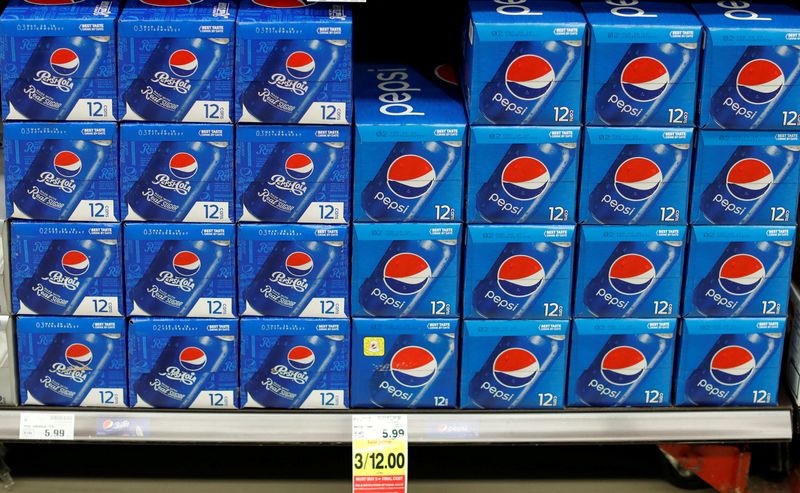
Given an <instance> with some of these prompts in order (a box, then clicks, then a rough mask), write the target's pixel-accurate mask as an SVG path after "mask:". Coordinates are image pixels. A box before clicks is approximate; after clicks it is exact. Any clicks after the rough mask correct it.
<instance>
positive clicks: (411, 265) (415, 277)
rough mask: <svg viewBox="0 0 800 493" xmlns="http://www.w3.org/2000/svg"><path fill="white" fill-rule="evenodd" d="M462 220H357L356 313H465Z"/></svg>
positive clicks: (445, 315) (443, 315)
mask: <svg viewBox="0 0 800 493" xmlns="http://www.w3.org/2000/svg"><path fill="white" fill-rule="evenodd" d="M461 245H462V242H461V224H438V223H420V224H402V223H398V224H369V223H366V224H363V223H362V224H355V225H354V226H353V266H352V274H351V286H352V287H351V293H352V296H353V300H352V303H351V310H352V312H351V313H352V315H353V316H354V317H387V318H392V317H404V318H405V317H441V318H452V317H456V316H458V314H459V313H460V309H461V307H460V304H459V301H460V299H461V293H460V290H459V286H460V284H459V283H460V272H461V248H462V246H461Z"/></svg>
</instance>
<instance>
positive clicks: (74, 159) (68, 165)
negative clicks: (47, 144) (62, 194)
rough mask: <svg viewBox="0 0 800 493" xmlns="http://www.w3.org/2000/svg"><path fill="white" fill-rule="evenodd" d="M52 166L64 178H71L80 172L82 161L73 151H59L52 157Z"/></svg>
mask: <svg viewBox="0 0 800 493" xmlns="http://www.w3.org/2000/svg"><path fill="white" fill-rule="evenodd" d="M53 168H55V170H56V173H58V174H59V175H61V176H63V177H64V178H73V177H75V176H78V174H80V172H81V168H83V163H82V162H81V158H79V157H78V155H77V154H75V153H74V152H71V151H61V152H59V153H58V154H56V156H55V157H54V158H53Z"/></svg>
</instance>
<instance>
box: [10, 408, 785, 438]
mask: <svg viewBox="0 0 800 493" xmlns="http://www.w3.org/2000/svg"><path fill="white" fill-rule="evenodd" d="M21 412H34V413H72V414H74V415H75V440H78V441H90V442H93V441H132V442H184V443H189V442H191V443H253V444H256V443H343V442H348V441H349V440H350V434H351V429H350V428H351V417H352V415H353V412H329V413H318V412H305V411H299V412H252V411H235V412H202V411H152V410H142V411H140V410H120V411H113V410H95V409H93V410H63V409H45V408H42V409H29V408H26V409H7V410H0V441H12V440H17V439H18V438H19V423H20V413H21ZM386 412H387V413H391V411H386ZM791 413H792V410H791V407H789V406H782V407H777V408H769V409H726V410H720V409H696V410H687V409H663V410H655V409H641V410H585V411H584V410H567V411H561V412H504V413H487V412H464V411H458V412H438V411H437V412H409V413H407V414H408V417H409V419H408V425H409V438H410V441H411V442H412V443H442V444H448V443H449V444H457V443H540V444H547V443H653V442H659V443H663V442H753V441H788V440H791V438H792V419H791V418H792V416H791ZM104 425H106V426H110V431H109V430H107V429H106V428H104Z"/></svg>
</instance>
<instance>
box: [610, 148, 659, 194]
mask: <svg viewBox="0 0 800 493" xmlns="http://www.w3.org/2000/svg"><path fill="white" fill-rule="evenodd" d="M663 180H664V176H663V175H662V173H661V168H659V167H658V165H657V164H656V163H655V162H653V161H652V160H650V159H647V158H644V157H632V158H630V159H626V160H625V161H623V162H622V164H620V165H619V167H618V168H617V171H616V172H615V173H614V188H615V189H616V190H617V193H619V194H620V195H621V196H622V197H624V198H626V199H628V200H633V201H639V200H645V199H647V198H650V197H651V196H653V195H654V194H655V193H656V191H657V190H658V188H659V187H660V186H661V182H662V181H663Z"/></svg>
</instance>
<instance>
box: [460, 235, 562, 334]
mask: <svg viewBox="0 0 800 493" xmlns="http://www.w3.org/2000/svg"><path fill="white" fill-rule="evenodd" d="M574 251H575V227H574V226H532V225H526V226H519V225H513V226H501V225H472V224H471V225H469V226H467V239H466V254H465V255H466V260H465V265H466V266H468V267H466V268H465V269H464V270H465V272H464V297H463V302H464V307H463V314H464V318H485V319H490V320H497V319H514V320H527V319H542V318H568V317H569V316H570V315H571V314H572V303H571V301H572V263H573V252H574Z"/></svg>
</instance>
